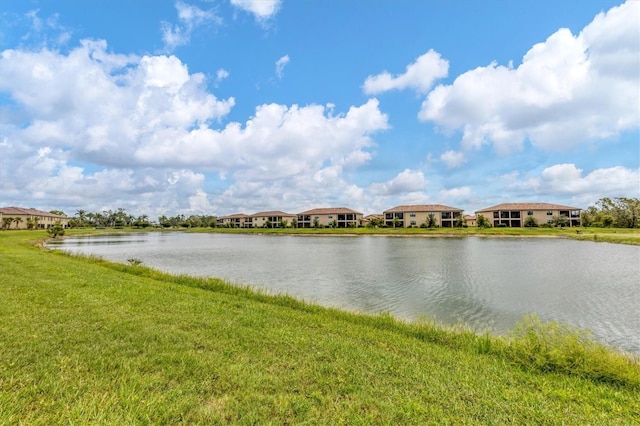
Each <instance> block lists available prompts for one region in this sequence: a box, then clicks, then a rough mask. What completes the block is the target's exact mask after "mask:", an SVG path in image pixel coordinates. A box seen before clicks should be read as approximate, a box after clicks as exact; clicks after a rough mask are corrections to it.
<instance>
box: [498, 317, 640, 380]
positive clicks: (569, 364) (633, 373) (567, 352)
mask: <svg viewBox="0 0 640 426" xmlns="http://www.w3.org/2000/svg"><path fill="white" fill-rule="evenodd" d="M507 352H508V354H509V355H510V356H511V358H512V359H514V360H516V361H517V362H519V363H521V364H523V365H525V366H527V367H531V368H534V369H537V370H541V371H546V372H563V373H569V374H572V375H576V376H582V377H585V378H589V379H592V380H596V381H600V382H609V383H620V384H631V385H633V386H637V387H640V365H639V364H638V360H637V359H634V358H633V357H630V356H626V355H623V354H621V353H617V352H615V351H613V350H612V349H610V348H607V347H606V346H604V345H603V344H601V343H599V342H597V341H596V340H595V339H594V338H593V337H592V335H591V333H590V332H589V331H584V330H580V329H578V328H576V327H573V326H571V325H568V324H559V323H556V322H549V323H545V322H543V321H542V320H541V319H540V318H539V317H537V316H535V315H531V316H527V317H525V318H524V319H523V320H522V321H521V322H520V323H519V324H518V326H517V327H516V328H515V330H514V331H513V332H512V338H511V341H510V342H509V345H508V347H507Z"/></svg>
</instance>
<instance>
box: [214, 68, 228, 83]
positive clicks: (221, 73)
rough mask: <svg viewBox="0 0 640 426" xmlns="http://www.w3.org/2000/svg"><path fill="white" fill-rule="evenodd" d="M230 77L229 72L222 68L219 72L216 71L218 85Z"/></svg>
mask: <svg viewBox="0 0 640 426" xmlns="http://www.w3.org/2000/svg"><path fill="white" fill-rule="evenodd" d="M228 77H229V71H227V70H225V69H223V68H220V69H219V70H218V71H216V84H218V83H220V82H222V80H225V79H227V78H228Z"/></svg>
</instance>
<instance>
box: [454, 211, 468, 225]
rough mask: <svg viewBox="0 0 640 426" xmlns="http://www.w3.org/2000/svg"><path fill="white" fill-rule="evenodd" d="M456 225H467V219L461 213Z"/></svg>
mask: <svg viewBox="0 0 640 426" xmlns="http://www.w3.org/2000/svg"><path fill="white" fill-rule="evenodd" d="M454 225H455V227H456V228H464V227H465V226H467V220H466V219H465V218H464V216H462V215H461V214H460V215H458V216H457V217H456V220H455V223H454Z"/></svg>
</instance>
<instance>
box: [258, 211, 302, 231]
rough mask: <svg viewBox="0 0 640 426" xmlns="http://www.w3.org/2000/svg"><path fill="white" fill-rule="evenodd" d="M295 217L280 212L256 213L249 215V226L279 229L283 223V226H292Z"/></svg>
mask: <svg viewBox="0 0 640 426" xmlns="http://www.w3.org/2000/svg"><path fill="white" fill-rule="evenodd" d="M297 217H298V216H297V215H295V214H292V213H285V212H283V211H280V210H274V211H268V212H258V213H254V214H252V215H251V226H252V227H253V228H267V227H268V228H280V227H281V225H282V224H284V223H286V225H285V226H292V224H293V221H294V219H296V220H297Z"/></svg>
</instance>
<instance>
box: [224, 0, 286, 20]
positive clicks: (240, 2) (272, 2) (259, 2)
mask: <svg viewBox="0 0 640 426" xmlns="http://www.w3.org/2000/svg"><path fill="white" fill-rule="evenodd" d="M281 3H282V1H281V0H231V4H232V5H234V6H235V7H237V8H238V9H241V10H244V11H245V12H249V13H251V14H253V16H254V17H255V19H256V21H258V22H264V21H267V20H269V19H270V18H272V17H273V16H275V14H276V13H278V10H279V9H280V4H281Z"/></svg>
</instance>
